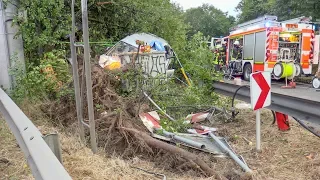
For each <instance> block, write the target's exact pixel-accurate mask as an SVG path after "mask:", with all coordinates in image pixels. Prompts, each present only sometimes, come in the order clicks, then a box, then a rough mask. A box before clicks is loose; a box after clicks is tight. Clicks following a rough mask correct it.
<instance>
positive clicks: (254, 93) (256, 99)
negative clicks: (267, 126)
mask: <svg viewBox="0 0 320 180" xmlns="http://www.w3.org/2000/svg"><path fill="white" fill-rule="evenodd" d="M250 99H251V108H252V109H253V110H254V111H256V149H257V151H261V127H260V126H261V121H260V109H262V108H264V107H267V106H270V104H271V73H270V72H257V73H252V74H251V75H250Z"/></svg>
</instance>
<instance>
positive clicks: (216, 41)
mask: <svg viewBox="0 0 320 180" xmlns="http://www.w3.org/2000/svg"><path fill="white" fill-rule="evenodd" d="M228 38H229V37H228V36H226V37H222V36H221V37H220V38H215V37H212V38H211V41H209V42H208V43H209V47H210V49H216V48H217V47H222V45H223V44H227V42H228Z"/></svg>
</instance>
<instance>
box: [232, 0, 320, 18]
mask: <svg viewBox="0 0 320 180" xmlns="http://www.w3.org/2000/svg"><path fill="white" fill-rule="evenodd" d="M319 8H320V1H317V0H306V1H299V0H290V1H287V0H266V1H264V0H241V1H240V3H239V4H238V6H237V7H236V9H237V10H238V11H239V12H240V15H239V17H238V18H239V22H240V23H241V22H244V21H249V20H252V19H255V18H257V17H259V16H262V15H265V14H271V15H276V16H278V19H279V20H287V19H292V18H297V17H300V16H311V17H313V19H314V20H316V19H319V18H320V15H319V13H318V10H319Z"/></svg>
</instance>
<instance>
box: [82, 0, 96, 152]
mask: <svg viewBox="0 0 320 180" xmlns="http://www.w3.org/2000/svg"><path fill="white" fill-rule="evenodd" d="M81 9H82V26H83V27H82V28H83V42H84V61H85V72H86V85H87V101H88V114H89V125H90V142H91V149H92V151H93V153H97V151H98V147H97V139H96V130H95V122H94V111H93V98H92V79H91V63H90V52H89V26H88V1H87V0H81Z"/></svg>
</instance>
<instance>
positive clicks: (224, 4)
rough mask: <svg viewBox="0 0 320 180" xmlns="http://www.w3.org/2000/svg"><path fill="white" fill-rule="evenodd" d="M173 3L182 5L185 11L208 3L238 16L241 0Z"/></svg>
mask: <svg viewBox="0 0 320 180" xmlns="http://www.w3.org/2000/svg"><path fill="white" fill-rule="evenodd" d="M171 2H176V3H178V4H180V6H182V7H183V9H184V10H187V9H189V8H192V7H198V6H201V5H202V4H203V3H208V4H212V5H213V6H215V7H216V8H218V9H220V10H222V11H223V12H229V14H230V15H232V16H236V15H237V12H235V7H236V6H237V5H238V3H239V2H240V0H171Z"/></svg>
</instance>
